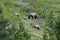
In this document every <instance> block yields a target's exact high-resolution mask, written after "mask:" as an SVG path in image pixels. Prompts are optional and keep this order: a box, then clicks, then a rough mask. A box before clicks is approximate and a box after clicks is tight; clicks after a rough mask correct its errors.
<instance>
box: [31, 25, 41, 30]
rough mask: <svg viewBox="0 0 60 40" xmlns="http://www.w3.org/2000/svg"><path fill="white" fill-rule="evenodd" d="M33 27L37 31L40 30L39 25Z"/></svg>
mask: <svg viewBox="0 0 60 40" xmlns="http://www.w3.org/2000/svg"><path fill="white" fill-rule="evenodd" d="M32 27H34V28H35V29H37V30H40V26H39V25H38V24H35V25H33V26H32Z"/></svg>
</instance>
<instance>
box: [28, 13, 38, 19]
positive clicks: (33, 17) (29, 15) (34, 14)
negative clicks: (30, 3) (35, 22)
mask: <svg viewBox="0 0 60 40" xmlns="http://www.w3.org/2000/svg"><path fill="white" fill-rule="evenodd" d="M27 16H28V18H29V19H30V18H32V19H38V14H37V13H30V14H28V15H27Z"/></svg>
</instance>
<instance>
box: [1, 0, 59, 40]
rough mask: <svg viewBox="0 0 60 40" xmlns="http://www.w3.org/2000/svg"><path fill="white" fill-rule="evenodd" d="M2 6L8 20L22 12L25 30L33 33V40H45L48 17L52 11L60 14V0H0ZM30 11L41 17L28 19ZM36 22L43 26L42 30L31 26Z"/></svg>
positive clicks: (21, 16)
mask: <svg viewBox="0 0 60 40" xmlns="http://www.w3.org/2000/svg"><path fill="white" fill-rule="evenodd" d="M0 7H2V9H3V15H4V17H5V18H6V19H8V20H13V19H14V18H15V17H14V13H19V14H20V16H19V17H20V18H21V20H22V23H23V25H24V28H25V30H26V31H27V32H28V33H29V34H31V40H43V33H44V32H45V31H46V32H47V30H45V29H46V28H47V27H48V26H45V23H46V20H47V19H46V17H47V15H49V14H50V13H51V11H53V13H54V14H55V15H58V14H60V0H0ZM30 12H36V13H37V14H39V17H40V18H39V19H36V20H35V19H33V20H32V19H28V18H27V16H26V15H27V14H28V13H30ZM16 18H18V17H16ZM15 20H16V19H15ZM16 21H17V20H16ZM36 23H38V24H39V25H40V26H41V30H36V29H34V28H33V27H32V26H31V24H36ZM47 35H48V34H47ZM48 37H49V36H48Z"/></svg>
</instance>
